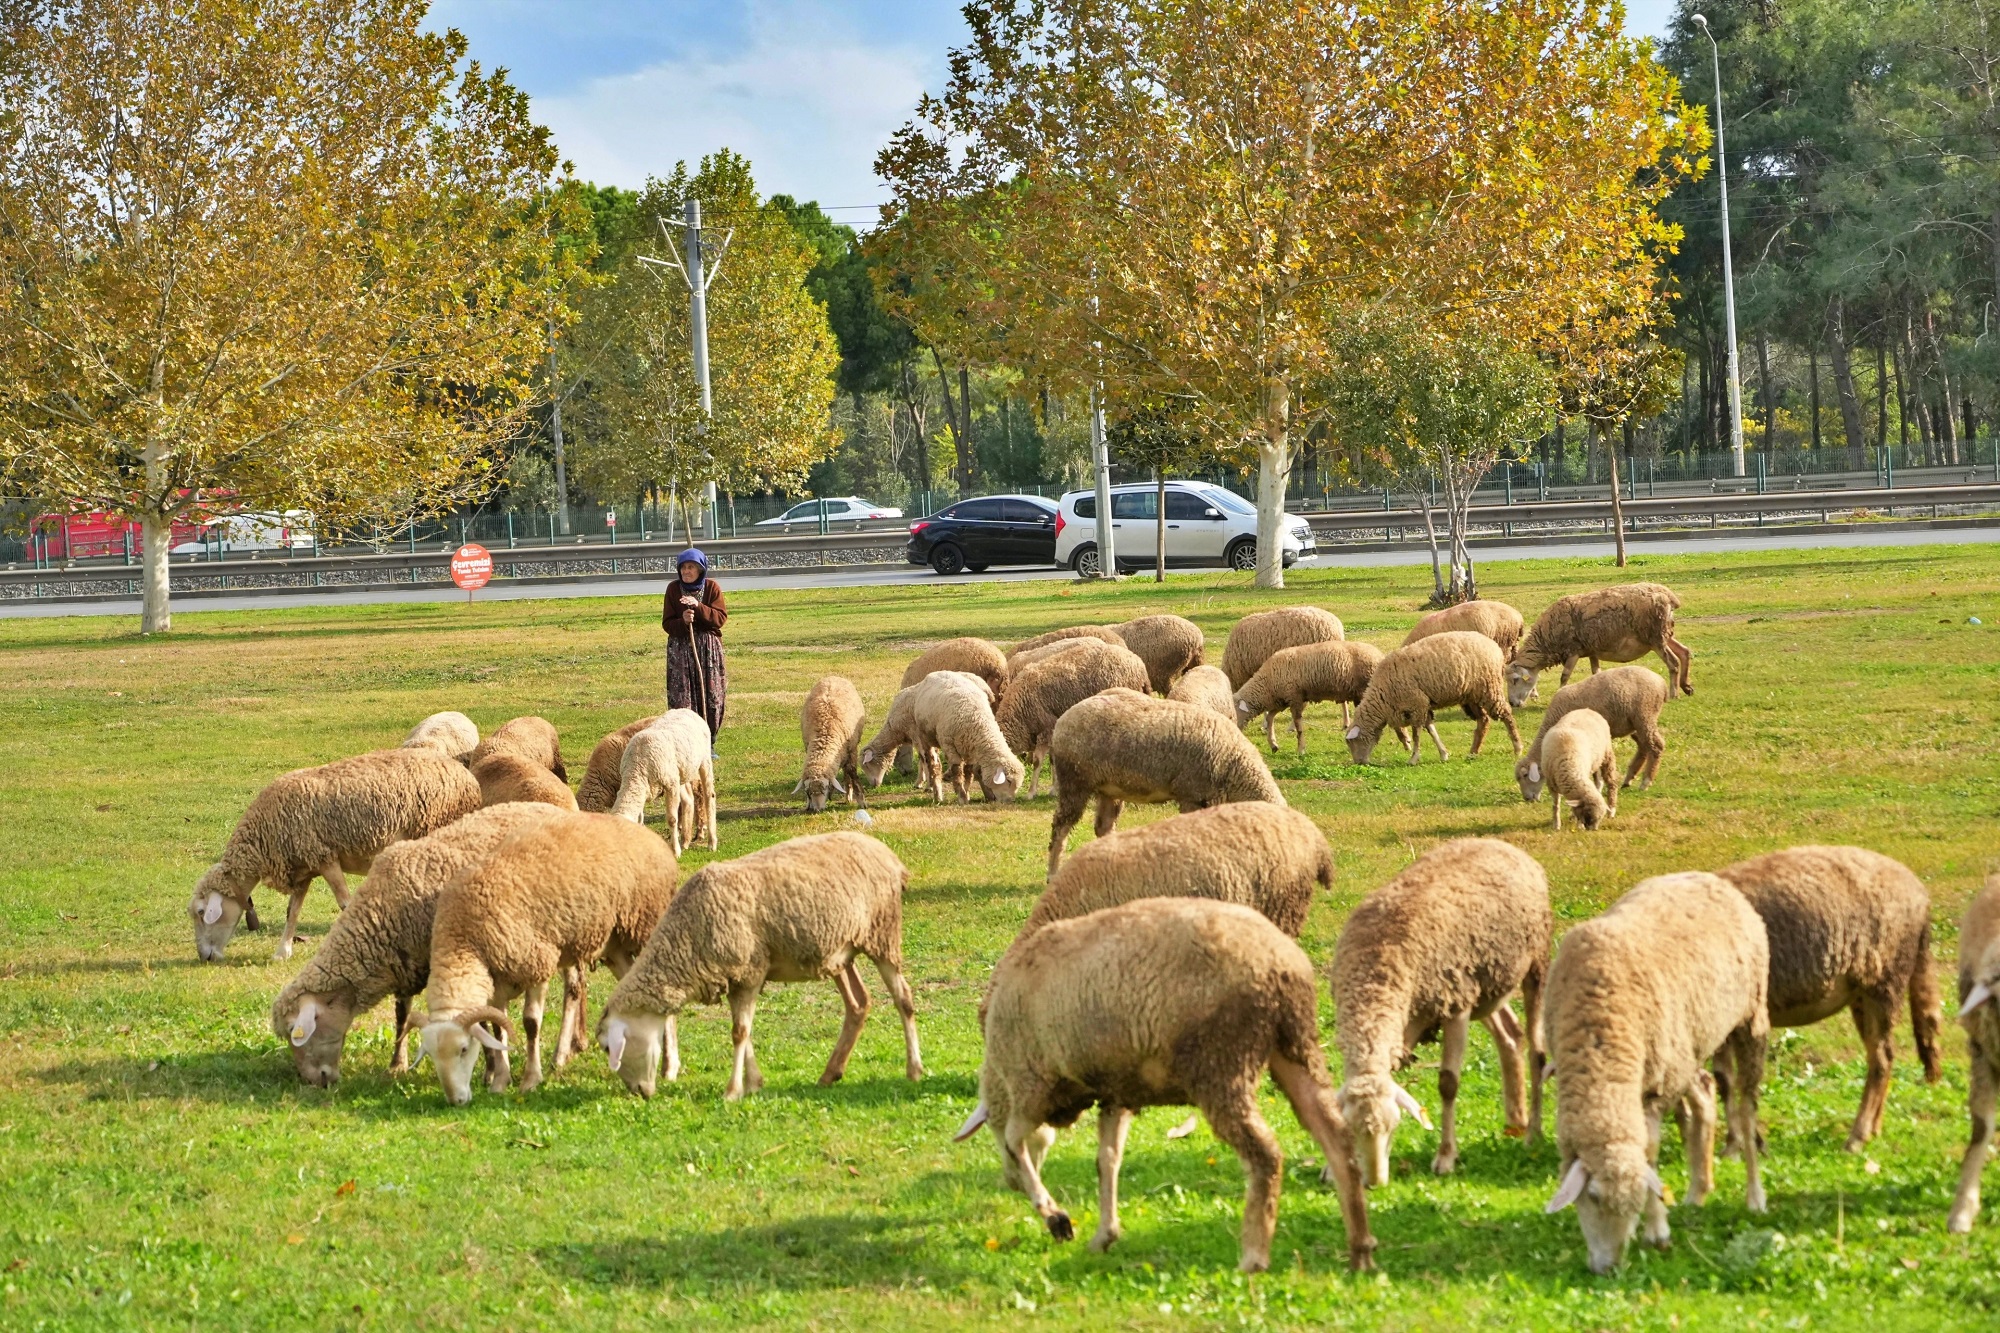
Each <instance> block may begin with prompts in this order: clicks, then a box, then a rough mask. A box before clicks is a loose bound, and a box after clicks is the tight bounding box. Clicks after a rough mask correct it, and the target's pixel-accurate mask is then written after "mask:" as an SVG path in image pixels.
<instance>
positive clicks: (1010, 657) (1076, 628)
mask: <svg viewBox="0 0 2000 1333" xmlns="http://www.w3.org/2000/svg"><path fill="white" fill-rule="evenodd" d="M1058 639H1099V640H1102V641H1103V642H1105V643H1108V644H1111V645H1112V646H1113V647H1116V648H1123V647H1124V646H1125V640H1124V639H1123V638H1122V637H1120V636H1119V633H1118V631H1117V630H1115V629H1113V628H1111V626H1109V625H1070V626H1067V627H1066V628H1063V629H1052V630H1050V631H1049V632H1048V633H1046V634H1037V635H1035V636H1034V637H1033V638H1031V639H1023V640H1021V641H1020V642H1019V643H1017V644H1015V645H1014V646H1013V647H1012V648H1011V649H1009V650H1008V652H1007V665H1008V670H1009V673H1010V675H1011V673H1012V670H1013V664H1014V659H1015V658H1016V657H1017V656H1019V655H1020V654H1022V653H1024V652H1027V651H1028V650H1029V649H1030V648H1040V647H1041V646H1043V645H1044V644H1050V643H1054V642H1056V641H1057V640H1058Z"/></svg>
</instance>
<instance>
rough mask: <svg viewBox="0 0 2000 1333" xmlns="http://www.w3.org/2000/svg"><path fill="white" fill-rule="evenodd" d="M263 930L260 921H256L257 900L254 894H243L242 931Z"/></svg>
mask: <svg viewBox="0 0 2000 1333" xmlns="http://www.w3.org/2000/svg"><path fill="white" fill-rule="evenodd" d="M263 928H264V925H263V923H262V922H260V921H259V920H258V919H257V898H256V894H255V893H254V892H253V893H246V894H244V895H243V929H245V930H262V929H263Z"/></svg>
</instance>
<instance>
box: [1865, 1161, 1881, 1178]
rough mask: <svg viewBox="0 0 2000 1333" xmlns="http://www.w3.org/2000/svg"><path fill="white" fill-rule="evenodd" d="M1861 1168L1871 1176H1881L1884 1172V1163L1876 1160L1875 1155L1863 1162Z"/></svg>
mask: <svg viewBox="0 0 2000 1333" xmlns="http://www.w3.org/2000/svg"><path fill="white" fill-rule="evenodd" d="M1861 1169H1862V1170H1863V1171H1866V1172H1867V1173H1868V1174H1869V1175H1871V1176H1879V1175H1881V1174H1882V1164H1881V1163H1880V1162H1878V1161H1876V1160H1875V1159H1874V1158H1873V1157H1871V1158H1869V1159H1868V1160H1867V1161H1865V1162H1863V1163H1862V1164H1861Z"/></svg>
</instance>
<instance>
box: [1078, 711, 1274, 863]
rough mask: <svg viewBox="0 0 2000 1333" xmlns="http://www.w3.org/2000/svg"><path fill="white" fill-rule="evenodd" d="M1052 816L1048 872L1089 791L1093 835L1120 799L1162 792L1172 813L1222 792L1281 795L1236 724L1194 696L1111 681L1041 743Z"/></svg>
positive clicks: (1113, 819) (1224, 798) (1235, 797)
mask: <svg viewBox="0 0 2000 1333" xmlns="http://www.w3.org/2000/svg"><path fill="white" fill-rule="evenodd" d="M1049 758H1050V767H1051V769H1052V771H1053V773H1054V785H1055V795H1056V808H1055V817H1054V819H1053V821H1052V822H1051V825H1050V828H1049V878H1050V879H1054V878H1055V874H1056V869H1057V867H1059V866H1060V865H1061V864H1062V854H1063V844H1064V843H1065V842H1067V841H1068V840H1069V833H1070V830H1071V829H1073V828H1075V827H1076V825H1077V821H1078V820H1080V819H1082V818H1083V807H1084V806H1085V805H1086V804H1088V803H1089V801H1090V799H1091V797H1093V796H1095V797H1096V798H1097V825H1096V827H1097V836H1098V837H1100V838H1101V837H1103V836H1104V835H1105V834H1107V833H1109V832H1111V830H1112V829H1113V828H1115V827H1117V824H1118V815H1119V812H1120V811H1122V810H1123V809H1124V808H1125V802H1127V801H1172V802H1173V803H1174V804H1176V805H1178V806H1179V807H1180V810H1181V813H1182V814H1186V813H1187V812H1188V811H1190V810H1200V809H1203V808H1204V807H1207V806H1211V805H1224V804H1227V803H1228V802H1231V801H1269V802H1270V803H1271V804H1273V805H1283V804H1284V803H1285V796H1284V793H1283V792H1281V791H1279V790H1278V784H1277V783H1276V782H1275V781H1273V780H1272V778H1271V770H1270V769H1268V768H1266V767H1264V760H1263V757H1262V756H1261V755H1259V754H1258V753H1257V747H1256V746H1254V745H1252V744H1251V743H1250V741H1249V739H1248V738H1247V737H1245V736H1244V735H1243V733H1242V732H1240V731H1238V730H1237V729H1236V728H1235V727H1233V726H1231V725H1230V724H1229V723H1227V722H1225V721H1223V720H1222V719H1221V718H1219V717H1217V716H1216V715H1215V714H1214V713H1211V712H1209V711H1208V710H1207V709H1206V708H1201V707H1197V706H1196V705H1194V704H1185V703H1179V702H1177V701H1175V700H1172V699H1153V698H1149V697H1147V696H1146V695H1145V694H1142V693H1140V692H1139V691H1137V690H1129V689H1111V690H1106V691H1105V692H1104V693H1102V694H1100V695H1097V696H1096V697H1095V698H1090V699H1085V700H1084V701H1083V702H1082V703H1079V704H1078V705H1077V706H1076V707H1074V708H1072V709H1070V710H1069V711H1068V712H1067V713H1065V714H1063V716H1062V719H1061V720H1060V721H1059V722H1057V723H1056V725H1055V731H1054V733H1053V737H1052V739H1051V741H1050V743H1049Z"/></svg>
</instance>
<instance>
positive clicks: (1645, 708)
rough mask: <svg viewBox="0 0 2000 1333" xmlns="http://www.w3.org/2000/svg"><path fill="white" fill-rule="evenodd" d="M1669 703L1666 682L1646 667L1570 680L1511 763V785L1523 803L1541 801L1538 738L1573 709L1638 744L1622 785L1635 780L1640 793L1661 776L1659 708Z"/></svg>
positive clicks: (1664, 745)
mask: <svg viewBox="0 0 2000 1333" xmlns="http://www.w3.org/2000/svg"><path fill="white" fill-rule="evenodd" d="M1666 702H1667V682H1666V681H1664V680H1661V679H1660V677H1659V674H1658V673H1657V672H1653V671H1648V670H1647V669H1646V668H1645V667H1636V666H1625V667H1613V668H1612V669H1611V670H1609V671H1600V672H1598V673H1597V674H1596V675H1594V676H1586V677H1584V678H1583V679H1582V680H1577V681H1571V682H1570V683H1569V684H1567V685H1565V686H1563V687H1562V688H1561V689H1559V690H1557V691H1556V697H1555V698H1553V699H1551V700H1549V706H1548V708H1547V709H1546V710H1544V711H1543V713H1542V727H1541V730H1540V731H1538V732H1536V733H1535V739H1534V740H1533V741H1532V742H1531V743H1530V744H1529V746H1528V748H1527V751H1526V753H1524V754H1522V756H1521V757H1520V758H1519V759H1517V760H1515V762H1514V781H1516V782H1518V783H1519V784H1520V785H1521V799H1522V800H1524V801H1527V802H1528V803H1529V804H1531V805H1532V804H1533V803H1534V802H1536V801H1538V800H1540V799H1541V798H1542V781H1543V778H1542V737H1544V736H1546V735H1548V732H1549V728H1550V727H1552V726H1554V725H1555V724H1556V723H1558V722H1560V721H1561V720H1562V719H1563V718H1564V717H1565V716H1567V715H1568V714H1569V712H1570V711H1571V710H1573V709H1577V708H1588V709H1590V710H1591V711H1592V712H1593V713H1596V714H1597V715H1598V716H1599V717H1601V718H1603V719H1604V721H1605V723H1606V724H1607V725H1608V726H1610V728H1611V735H1612V737H1613V739H1616V738H1617V737H1619V736H1630V737H1632V738H1633V739H1634V740H1636V741H1637V742H1638V743H1639V752H1638V753H1637V754H1635V755H1633V756H1632V765H1631V767H1629V768H1627V769H1626V770H1625V780H1624V782H1623V783H1622V784H1621V785H1623V786H1627V787H1629V786H1631V785H1632V779H1633V778H1634V777H1637V778H1638V779H1639V789H1640V790H1641V791H1644V790H1645V789H1646V788H1647V787H1650V786H1651V785H1652V784H1653V775H1654V774H1655V773H1657V772H1659V769H1660V757H1661V756H1662V755H1664V754H1665V753H1666V752H1667V736H1666V733H1665V732H1663V731H1661V730H1660V709H1661V707H1662V706H1663V705H1665V703H1666Z"/></svg>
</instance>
